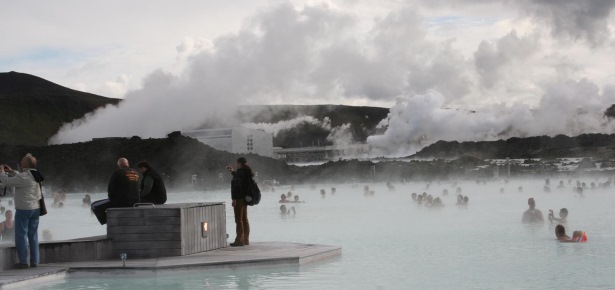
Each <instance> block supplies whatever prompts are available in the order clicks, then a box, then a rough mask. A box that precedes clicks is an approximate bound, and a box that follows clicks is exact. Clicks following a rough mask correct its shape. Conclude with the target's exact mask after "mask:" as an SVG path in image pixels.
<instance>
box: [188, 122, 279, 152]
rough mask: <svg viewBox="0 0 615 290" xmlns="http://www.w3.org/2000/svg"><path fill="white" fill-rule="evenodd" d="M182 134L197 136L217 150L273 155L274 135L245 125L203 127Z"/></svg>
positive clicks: (196, 137)
mask: <svg viewBox="0 0 615 290" xmlns="http://www.w3.org/2000/svg"><path fill="white" fill-rule="evenodd" d="M182 135H184V136H188V137H192V138H195V139H197V140H199V141H200V142H201V143H203V144H206V145H209V146H211V147H213V148H214V149H217V150H223V151H228V152H231V153H237V154H247V153H252V154H258V155H261V156H267V157H273V135H271V134H270V133H267V132H265V131H261V130H254V129H248V128H244V127H234V128H230V129H201V130H192V131H186V132H182Z"/></svg>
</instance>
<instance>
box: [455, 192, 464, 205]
mask: <svg viewBox="0 0 615 290" xmlns="http://www.w3.org/2000/svg"><path fill="white" fill-rule="evenodd" d="M456 205H463V195H461V194H458V195H457V203H456Z"/></svg>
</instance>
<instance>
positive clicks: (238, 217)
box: [233, 199, 250, 244]
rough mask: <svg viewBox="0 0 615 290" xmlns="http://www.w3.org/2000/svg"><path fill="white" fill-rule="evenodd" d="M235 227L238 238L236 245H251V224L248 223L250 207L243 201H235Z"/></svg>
mask: <svg viewBox="0 0 615 290" xmlns="http://www.w3.org/2000/svg"><path fill="white" fill-rule="evenodd" d="M233 211H234V213H235V226H236V233H237V237H236V238H235V243H240V244H241V243H243V244H249V243H250V223H249V222H248V205H247V204H246V201H245V200H243V199H235V208H233Z"/></svg>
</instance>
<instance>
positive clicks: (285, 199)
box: [279, 193, 290, 203]
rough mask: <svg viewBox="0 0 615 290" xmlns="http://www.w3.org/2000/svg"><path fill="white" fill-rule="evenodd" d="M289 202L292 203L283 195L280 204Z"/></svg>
mask: <svg viewBox="0 0 615 290" xmlns="http://www.w3.org/2000/svg"><path fill="white" fill-rule="evenodd" d="M287 202H290V201H289V200H288V198H286V195H285V194H283V193H282V194H281V195H280V201H279V203H287Z"/></svg>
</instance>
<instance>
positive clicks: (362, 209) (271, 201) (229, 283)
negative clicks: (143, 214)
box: [31, 178, 615, 289]
mask: <svg viewBox="0 0 615 290" xmlns="http://www.w3.org/2000/svg"><path fill="white" fill-rule="evenodd" d="M564 181H565V184H566V188H565V189H561V190H558V189H555V186H556V185H557V183H559V179H552V181H551V183H552V184H551V185H552V188H553V189H552V192H551V193H545V192H543V185H544V180H543V179H536V180H523V181H521V180H512V181H511V182H510V183H505V182H504V181H502V180H495V181H488V182H487V183H486V184H482V183H481V184H477V183H476V182H475V181H465V182H463V181H460V182H459V183H458V184H457V185H454V184H452V183H451V182H442V183H436V182H434V183H432V184H431V185H430V188H429V189H427V188H426V183H410V184H405V185H402V184H395V187H396V190H395V191H389V190H388V189H387V188H386V186H385V185H384V184H367V185H369V186H370V187H371V188H372V189H373V190H374V191H375V194H374V196H364V195H363V189H362V188H363V186H364V185H366V184H365V183H361V184H356V185H351V184H347V185H331V184H327V185H318V186H317V187H316V188H315V189H310V188H309V187H308V186H301V187H299V186H298V187H296V190H294V191H293V193H295V194H299V195H300V197H301V199H302V200H305V201H306V203H304V204H287V206H295V209H296V215H290V216H288V215H281V214H280V211H279V206H280V204H279V203H278V200H279V196H280V194H281V193H286V192H288V191H289V187H278V188H276V191H275V192H264V193H263V200H262V201H261V204H260V205H258V206H255V207H250V208H249V219H250V222H251V228H252V234H251V240H252V241H288V242H300V243H322V244H330V245H339V246H342V248H343V250H342V251H343V254H342V256H341V257H339V258H335V259H331V260H326V261H322V262H316V263H313V264H308V265H304V266H301V267H299V266H293V267H261V268H238V269H235V270H214V271H212V270H191V271H161V272H158V273H155V274H152V273H149V272H148V273H137V274H129V275H127V274H118V273H115V274H92V273H74V274H69V275H68V276H67V278H65V279H58V280H56V281H54V282H53V283H48V284H46V285H37V286H36V287H34V289H553V288H562V289H579V288H585V289H605V288H615V232H614V227H613V222H614V221H615V212H614V209H613V205H615V187H609V188H607V189H596V190H591V189H587V190H586V191H585V195H586V197H584V198H580V197H578V196H576V195H575V194H574V193H573V191H572V189H571V185H568V180H567V179H566V180H564ZM583 181H585V182H586V183H587V184H588V185H589V184H590V182H592V181H594V182H596V183H599V182H603V181H605V179H604V178H602V179H590V178H586V179H585V180H583ZM573 183H574V180H573ZM332 186H335V187H336V188H337V193H336V194H335V195H331V193H330V188H331V187H332ZM519 186H522V187H523V192H519V190H518V187H519ZM457 187H461V188H462V194H463V195H467V196H469V198H470V202H469V206H468V207H467V208H460V207H457V206H456V205H454V204H455V202H456V196H455V190H456V188H457ZM321 188H324V189H326V192H327V194H326V196H325V198H321V196H320V193H319V191H320V189H321ZM501 188H504V193H500V189H501ZM443 189H448V191H449V192H450V195H449V196H444V197H442V198H443V201H444V204H445V207H444V208H440V209H433V208H426V207H423V206H418V205H416V204H415V203H414V202H413V201H412V199H411V196H410V194H411V193H412V192H416V193H419V194H420V193H422V192H427V193H430V194H432V195H434V196H441V194H442V191H443ZM103 197H104V194H97V195H94V196H93V200H96V199H99V198H103ZM529 197H534V198H535V199H536V204H537V206H536V208H538V209H541V210H542V211H543V214H544V216H545V221H546V222H545V223H544V224H539V225H525V224H521V223H520V220H521V215H522V213H523V211H525V210H526V209H527V207H528V206H527V199H528V198H529ZM81 198H82V195H74V196H69V199H68V200H67V202H66V203H67V207H66V208H64V209H53V211H51V212H50V214H49V215H48V216H47V217H44V218H43V219H42V221H41V230H42V229H46V228H47V229H51V230H52V232H53V235H54V238H55V239H66V238H76V237H83V236H90V235H100V234H105V227H104V226H100V225H98V224H97V222H96V220H95V218H94V217H93V216H91V215H90V213H89V210H88V209H83V208H79V205H80V203H81ZM221 200H222V201H228V200H229V193H228V192H227V191H218V192H181V193H171V194H170V200H169V202H201V201H221ZM562 207H566V208H568V210H569V212H570V215H569V221H568V224H567V225H566V228H567V230H568V232H569V233H570V234H571V233H572V231H573V230H584V231H586V232H587V233H588V235H589V242H587V243H583V244H570V243H558V242H557V241H555V236H554V226H555V225H554V224H550V223H549V222H548V220H547V210H548V209H550V208H551V209H554V211H555V214H556V215H557V213H558V211H559V209H560V208H562ZM227 231H228V233H229V235H230V236H231V239H230V240H231V241H232V238H234V234H233V233H234V223H233V217H232V211H230V210H229V209H227ZM31 288H32V287H31Z"/></svg>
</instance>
